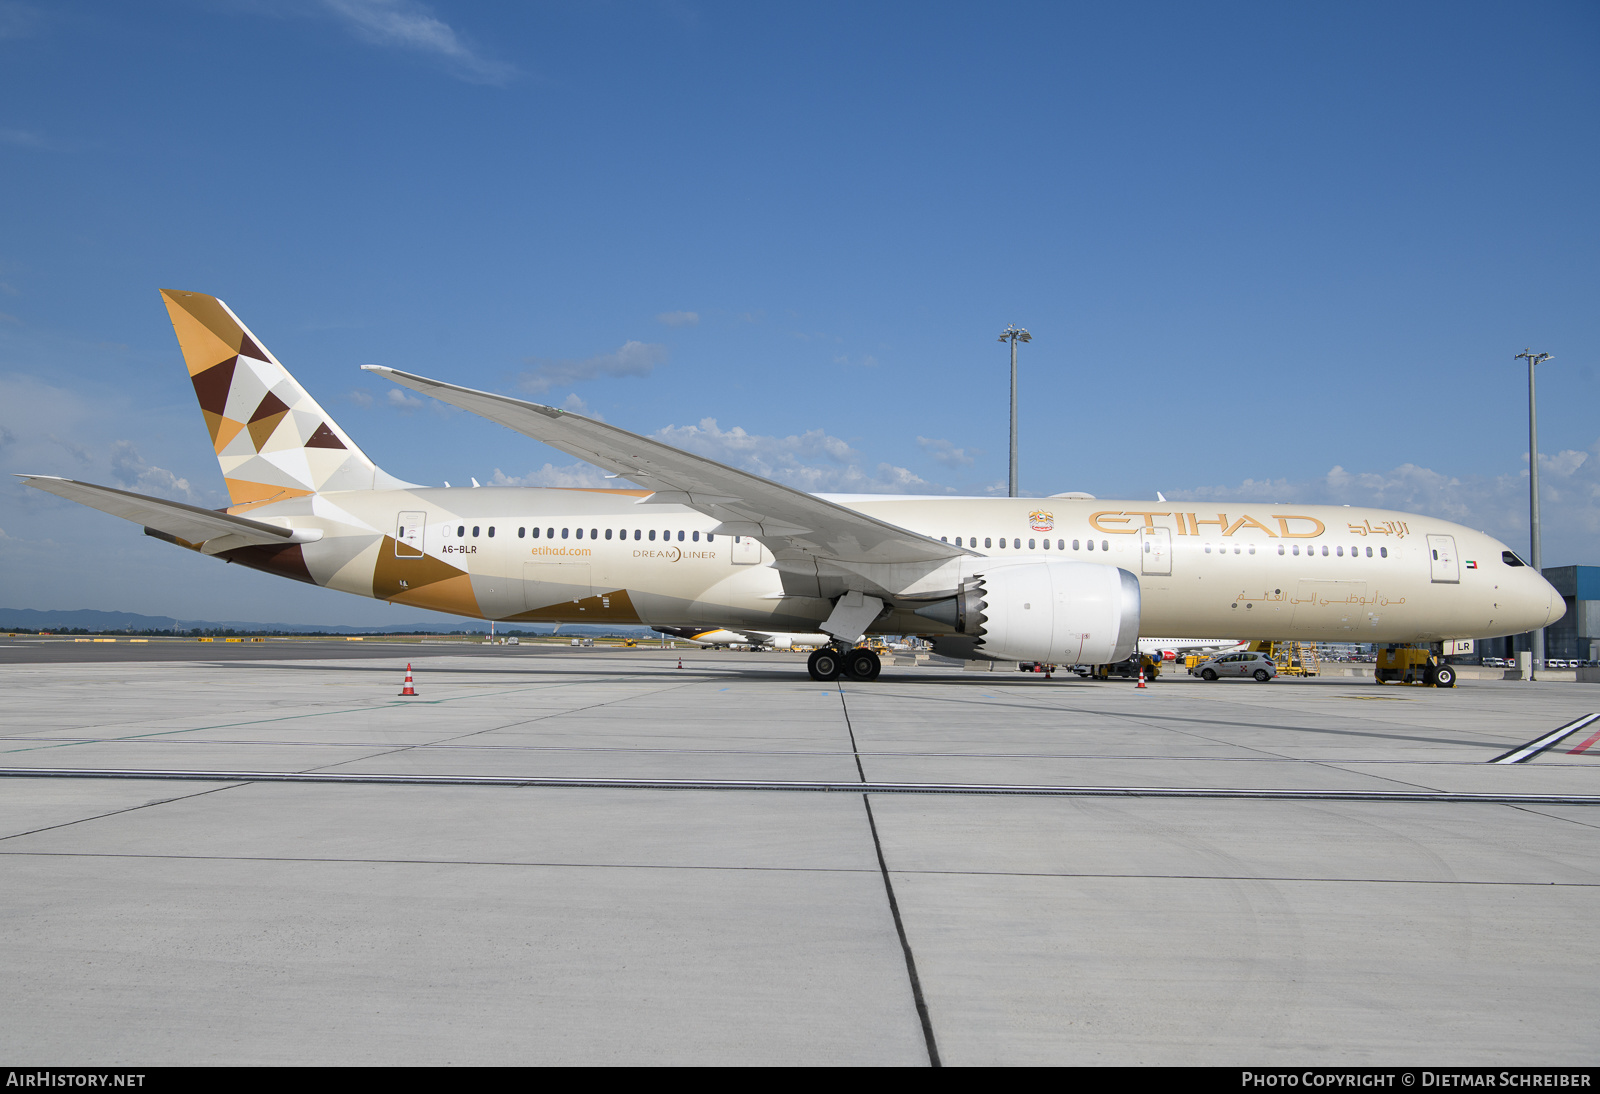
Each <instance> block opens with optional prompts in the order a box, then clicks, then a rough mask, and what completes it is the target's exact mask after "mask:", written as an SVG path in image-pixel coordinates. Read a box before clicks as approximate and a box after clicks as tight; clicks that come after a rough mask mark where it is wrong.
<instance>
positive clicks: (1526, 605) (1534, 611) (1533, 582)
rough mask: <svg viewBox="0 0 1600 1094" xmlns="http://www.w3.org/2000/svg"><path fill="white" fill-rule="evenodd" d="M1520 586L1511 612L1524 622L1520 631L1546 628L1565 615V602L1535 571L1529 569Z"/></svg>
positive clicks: (1552, 586)
mask: <svg viewBox="0 0 1600 1094" xmlns="http://www.w3.org/2000/svg"><path fill="white" fill-rule="evenodd" d="M1521 584H1522V585H1523V588H1521V589H1518V590H1517V603H1516V607H1515V609H1513V610H1514V611H1515V613H1516V615H1517V617H1518V619H1519V620H1526V623H1525V624H1524V626H1523V628H1522V629H1525V630H1530V631H1531V630H1535V629H1537V628H1539V627H1548V626H1549V625H1550V624H1552V623H1554V622H1555V621H1556V620H1558V619H1560V618H1561V617H1562V616H1564V615H1566V614H1567V602H1566V601H1565V600H1563V599H1562V598H1561V594H1560V593H1558V592H1556V587H1555V586H1554V585H1552V584H1550V582H1548V581H1546V580H1545V578H1544V575H1543V574H1541V573H1539V572H1538V571H1537V570H1534V569H1533V568H1531V567H1530V568H1529V569H1528V573H1527V577H1526V579H1525V580H1524V581H1523V582H1521Z"/></svg>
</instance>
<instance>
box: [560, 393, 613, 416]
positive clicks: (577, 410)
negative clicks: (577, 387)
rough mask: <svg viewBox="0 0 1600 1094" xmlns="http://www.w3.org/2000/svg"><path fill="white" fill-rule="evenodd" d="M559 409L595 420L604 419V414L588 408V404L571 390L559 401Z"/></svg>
mask: <svg viewBox="0 0 1600 1094" xmlns="http://www.w3.org/2000/svg"><path fill="white" fill-rule="evenodd" d="M561 409H562V410H568V411H571V412H572V413H574V414H582V415H583V416H584V417H586V418H593V419H594V420H595V421H597V422H603V421H605V420H606V419H605V416H604V415H602V414H598V413H596V412H595V411H593V410H590V409H589V404H588V403H586V402H584V401H583V400H582V399H580V398H578V393H577V392H575V391H574V392H573V393H572V394H570V395H568V396H567V397H566V398H565V399H563V400H562V402H561Z"/></svg>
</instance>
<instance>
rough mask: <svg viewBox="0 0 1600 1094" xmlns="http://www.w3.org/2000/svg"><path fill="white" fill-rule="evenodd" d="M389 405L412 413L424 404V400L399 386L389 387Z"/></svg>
mask: <svg viewBox="0 0 1600 1094" xmlns="http://www.w3.org/2000/svg"><path fill="white" fill-rule="evenodd" d="M388 401H389V405H390V406H392V407H395V408H396V409H398V410H402V411H404V412H406V413H408V414H409V413H411V412H412V411H414V410H416V409H417V408H418V407H420V406H422V400H421V399H419V398H417V397H416V396H415V395H408V394H406V393H405V392H404V391H402V390H400V389H399V388H397V387H392V388H390V389H389V400H388Z"/></svg>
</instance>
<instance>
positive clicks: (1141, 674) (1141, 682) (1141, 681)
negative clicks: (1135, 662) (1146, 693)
mask: <svg viewBox="0 0 1600 1094" xmlns="http://www.w3.org/2000/svg"><path fill="white" fill-rule="evenodd" d="M1139 686H1140V687H1144V666H1143V665H1140V666H1139Z"/></svg>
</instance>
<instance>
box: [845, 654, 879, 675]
mask: <svg viewBox="0 0 1600 1094" xmlns="http://www.w3.org/2000/svg"><path fill="white" fill-rule="evenodd" d="M882 671H883V662H881V661H879V660H878V655H877V654H875V653H873V652H872V651H871V650H869V649H867V648H865V647H862V648H861V649H855V650H851V651H850V652H849V653H847V654H845V655H844V674H845V675H846V676H848V677H850V679H852V680H864V681H865V680H876V679H877V678H878V673H880V672H882Z"/></svg>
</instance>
